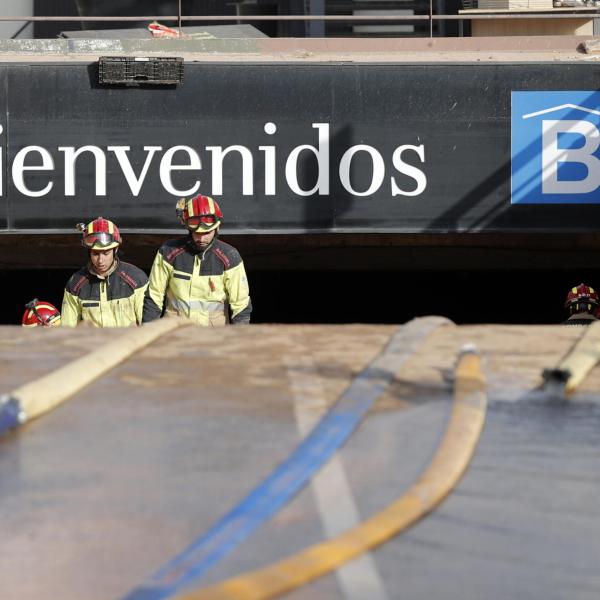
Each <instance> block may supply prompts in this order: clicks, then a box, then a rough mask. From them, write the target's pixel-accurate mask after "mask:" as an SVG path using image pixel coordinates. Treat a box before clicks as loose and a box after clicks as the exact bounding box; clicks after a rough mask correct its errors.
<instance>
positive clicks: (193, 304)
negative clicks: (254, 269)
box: [143, 194, 252, 327]
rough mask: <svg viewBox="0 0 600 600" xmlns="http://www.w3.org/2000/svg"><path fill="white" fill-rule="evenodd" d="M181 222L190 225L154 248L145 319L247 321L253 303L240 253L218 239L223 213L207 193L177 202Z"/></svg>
mask: <svg viewBox="0 0 600 600" xmlns="http://www.w3.org/2000/svg"><path fill="white" fill-rule="evenodd" d="M176 210H177V215H178V217H179V221H180V223H181V224H182V225H184V226H185V227H186V228H187V230H188V235H187V236H186V237H183V238H178V239H174V240H169V241H167V242H166V243H165V244H164V245H163V246H162V247H161V248H160V249H159V251H158V252H157V254H156V258H155V259H154V264H153V265H152V271H151V273H150V281H149V284H148V291H147V292H146V298H145V300H144V319H143V321H144V323H146V322H148V321H153V320H155V319H158V318H159V317H160V316H161V315H162V313H163V307H164V312H165V314H166V315H178V316H181V317H184V318H187V319H190V320H191V321H193V322H194V323H197V324H198V325H204V326H207V327H215V326H220V325H225V324H227V323H232V324H234V325H239V324H247V323H249V322H250V313H251V312H252V303H251V301H250V290H249V287H248V279H247V277H246V271H245V269H244V263H243V262H242V258H241V256H240V254H239V252H238V251H237V250H236V249H235V248H234V247H233V246H230V245H229V244H226V243H225V242H222V241H221V240H219V239H218V234H219V227H220V225H221V221H222V218H223V213H222V212H221V209H220V208H219V205H218V204H217V203H216V202H215V201H214V200H213V199H212V198H209V197H208V196H203V195H201V194H198V195H197V196H194V197H193V198H190V199H189V200H180V201H179V202H178V203H177V209H176ZM165 302H166V306H165Z"/></svg>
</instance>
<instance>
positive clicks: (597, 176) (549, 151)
mask: <svg viewBox="0 0 600 600" xmlns="http://www.w3.org/2000/svg"><path fill="white" fill-rule="evenodd" d="M559 133H574V134H579V135H582V136H583V138H584V139H585V143H584V145H583V146H582V147H581V148H559V147H558V135H559ZM542 144H543V147H542V193H544V194H589V193H590V192H593V191H594V190H595V189H596V188H597V187H598V186H599V185H600V161H599V160H598V159H597V158H596V157H595V156H594V152H595V151H596V150H597V149H598V146H599V145H600V131H598V128H597V127H596V126H595V125H594V124H593V123H590V122H589V121H567V120H564V121H553V120H549V121H545V120H544V121H542ZM559 163H579V164H583V165H585V166H586V167H587V172H588V174H587V177H586V178H585V179H578V180H575V181H568V180H567V181H564V180H563V181H560V180H559V179H558V165H559Z"/></svg>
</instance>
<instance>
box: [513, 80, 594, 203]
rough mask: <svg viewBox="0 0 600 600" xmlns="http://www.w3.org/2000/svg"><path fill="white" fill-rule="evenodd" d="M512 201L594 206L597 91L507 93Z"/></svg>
mask: <svg viewBox="0 0 600 600" xmlns="http://www.w3.org/2000/svg"><path fill="white" fill-rule="evenodd" d="M511 125H512V135H511V203H512V204H600V92H582V91H572V92H513V93H512V121H511Z"/></svg>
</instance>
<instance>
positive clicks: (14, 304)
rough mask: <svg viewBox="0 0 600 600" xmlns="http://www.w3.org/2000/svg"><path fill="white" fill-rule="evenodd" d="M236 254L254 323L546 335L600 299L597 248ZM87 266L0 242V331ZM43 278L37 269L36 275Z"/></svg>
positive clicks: (265, 248)
mask: <svg viewBox="0 0 600 600" xmlns="http://www.w3.org/2000/svg"><path fill="white" fill-rule="evenodd" d="M172 237H174V236H173V235H162V234H161V235H158V234H155V235H151V234H133V233H131V234H127V237H126V240H125V244H124V246H123V256H122V259H123V260H126V261H128V262H131V263H133V264H135V265H137V266H139V267H140V268H142V269H144V270H145V271H146V272H147V273H149V272H150V268H151V265H152V262H153V259H154V256H155V253H156V251H157V248H158V247H160V245H161V244H162V243H163V242H164V241H165V240H166V239H169V238H172ZM223 240H224V241H226V242H228V243H230V244H232V245H234V246H235V247H236V248H238V250H239V251H240V253H241V255H242V257H243V259H244V263H245V265H246V270H247V272H248V278H249V281H250V292H251V297H252V304H253V307H254V310H253V315H252V322H253V323H308V324H310V323H315V324H326V323H331V324H341V323H382V324H383V323H386V324H389V323H403V322H406V321H407V320H409V319H411V318H412V317H414V316H419V315H443V316H446V317H448V318H450V319H451V320H453V321H454V322H455V323H457V324H470V323H504V324H509V323H514V324H554V323H561V322H562V321H564V320H565V319H566V317H567V316H568V315H567V312H566V310H565V308H564V302H565V299H566V295H567V293H568V291H569V289H570V288H572V287H573V286H576V285H578V284H579V283H586V284H588V285H590V286H592V287H594V288H597V289H598V288H600V236H598V235H596V234H593V233H589V234H581V233H571V234H569V233H565V234H537V235H530V234H529V235H524V234H502V235H501V234H469V233H465V234H437V235H429V234H427V235H424V234H402V235H382V234H312V235H311V234H301V235H289V234H281V235H275V234H271V235H265V234H263V235H236V236H234V235H223ZM85 261H86V253H85V251H84V249H83V248H82V247H81V243H80V240H79V238H78V236H77V235H44V236H20V237H19V236H16V235H10V236H0V284H1V285H2V290H3V294H2V295H1V296H0V307H1V309H2V310H1V312H0V315H1V317H0V322H1V323H2V324H19V323H20V321H21V317H22V314H23V311H24V305H25V303H27V302H28V301H30V300H32V299H33V298H39V299H42V300H46V301H49V302H52V303H53V304H55V305H56V306H57V307H59V308H60V305H61V302H62V294H63V289H64V285H65V283H66V282H67V280H68V278H69V277H70V275H71V274H72V273H74V272H75V271H76V270H77V267H78V266H81V265H82V264H84V263H85ZM42 267H43V268H42Z"/></svg>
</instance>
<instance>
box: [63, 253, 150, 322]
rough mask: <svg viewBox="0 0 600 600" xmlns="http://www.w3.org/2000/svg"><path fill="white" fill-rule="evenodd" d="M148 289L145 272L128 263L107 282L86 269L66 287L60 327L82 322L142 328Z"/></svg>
mask: <svg viewBox="0 0 600 600" xmlns="http://www.w3.org/2000/svg"><path fill="white" fill-rule="evenodd" d="M147 287H148V277H147V275H146V273H144V272H143V271H142V270H141V269H138V268H137V267H135V266H133V265H130V264H129V263H126V262H119V263H118V266H117V268H116V269H115V271H114V272H113V273H111V274H110V275H109V276H108V277H106V278H105V279H103V278H100V277H97V276H96V275H93V274H92V273H90V271H89V270H88V268H87V267H84V268H83V269H80V270H79V271H77V273H75V274H74V275H72V277H71V279H69V281H68V283H67V286H66V288H65V294H64V296H63V303H62V310H61V315H62V319H61V325H62V326H63V327H75V326H76V325H77V324H78V323H80V322H81V321H86V322H87V323H89V324H91V325H94V326H95V327H130V326H132V325H139V324H141V322H142V312H143V307H144V294H145V293H146V288H147Z"/></svg>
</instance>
